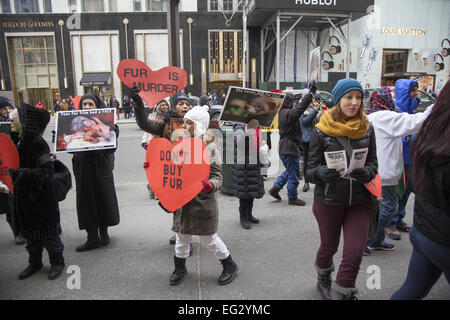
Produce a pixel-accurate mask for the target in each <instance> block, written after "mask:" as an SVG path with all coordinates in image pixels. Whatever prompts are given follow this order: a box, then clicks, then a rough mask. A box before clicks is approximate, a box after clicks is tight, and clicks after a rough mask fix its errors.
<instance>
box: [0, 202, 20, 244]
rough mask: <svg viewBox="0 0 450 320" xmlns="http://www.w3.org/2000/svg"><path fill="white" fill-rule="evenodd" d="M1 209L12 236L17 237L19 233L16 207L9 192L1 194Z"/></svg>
mask: <svg viewBox="0 0 450 320" xmlns="http://www.w3.org/2000/svg"><path fill="white" fill-rule="evenodd" d="M1 202H2V209H4V210H2V211H5V212H6V221H8V223H9V225H10V227H11V230H12V232H13V234H14V237H17V236H18V235H19V233H20V225H19V219H18V218H17V213H16V210H15V209H16V207H15V203H14V196H13V195H11V194H7V195H6V194H2V195H1Z"/></svg>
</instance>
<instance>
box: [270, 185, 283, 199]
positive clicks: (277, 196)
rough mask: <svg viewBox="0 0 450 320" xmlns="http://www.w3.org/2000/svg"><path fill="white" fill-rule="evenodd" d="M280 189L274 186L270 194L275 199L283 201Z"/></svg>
mask: <svg viewBox="0 0 450 320" xmlns="http://www.w3.org/2000/svg"><path fill="white" fill-rule="evenodd" d="M279 192H280V190H278V189H277V188H275V187H273V188H272V189H270V190H269V194H270V195H271V196H272V197H274V198H275V199H277V200H278V201H281V197H280V194H279Z"/></svg>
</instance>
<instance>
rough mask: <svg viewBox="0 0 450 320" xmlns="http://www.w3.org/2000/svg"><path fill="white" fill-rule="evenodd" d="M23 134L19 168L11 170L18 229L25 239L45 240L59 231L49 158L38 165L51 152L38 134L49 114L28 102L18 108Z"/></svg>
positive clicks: (19, 144) (19, 145)
mask: <svg viewBox="0 0 450 320" xmlns="http://www.w3.org/2000/svg"><path fill="white" fill-rule="evenodd" d="M18 111H19V118H20V122H21V124H22V130H23V132H22V134H21V137H20V141H19V143H18V146H17V150H18V153H19V169H18V170H16V171H14V172H13V173H12V180H13V184H14V200H15V205H16V210H17V217H18V220H19V224H20V226H21V233H22V235H23V237H24V238H26V239H28V240H44V239H49V238H54V237H56V236H58V235H60V234H61V226H60V216H59V206H58V200H57V198H56V194H55V192H54V187H53V184H52V182H51V177H52V175H53V172H54V166H53V163H52V162H47V163H46V164H44V165H42V166H40V167H37V164H38V159H39V158H40V157H41V156H42V155H45V154H48V153H49V152H50V148H49V147H48V144H47V143H46V142H45V140H44V139H43V138H42V137H41V134H42V132H43V131H44V130H45V128H46V126H47V123H48V121H49V119H50V115H49V114H48V112H47V111H46V110H39V109H36V108H34V107H32V106H29V105H24V106H23V107H20V108H18Z"/></svg>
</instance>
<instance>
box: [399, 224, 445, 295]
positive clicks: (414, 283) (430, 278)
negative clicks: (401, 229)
mask: <svg viewBox="0 0 450 320" xmlns="http://www.w3.org/2000/svg"><path fill="white" fill-rule="evenodd" d="M409 240H410V241H411V244H412V245H413V252H412V256H411V260H410V261H409V267H408V274H407V275H406V280H405V282H404V283H403V285H402V286H401V288H400V289H398V290H397V291H396V292H395V293H394V294H393V295H392V297H391V300H415V299H423V298H425V297H426V295H427V294H428V292H430V290H431V288H432V287H433V286H434V284H435V283H436V282H437V281H438V280H439V278H440V277H441V275H442V273H444V275H445V278H446V279H447V282H448V284H449V285H450V246H446V245H443V244H441V243H437V242H435V241H433V240H430V239H428V238H427V237H426V236H424V235H423V234H422V233H420V231H419V230H417V229H416V228H415V227H414V225H413V226H412V228H411V230H410V234H409Z"/></svg>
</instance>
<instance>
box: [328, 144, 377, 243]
mask: <svg viewBox="0 0 450 320" xmlns="http://www.w3.org/2000/svg"><path fill="white" fill-rule="evenodd" d="M336 139H337V140H338V141H339V143H340V144H341V145H342V146H343V147H344V149H345V152H346V153H347V155H348V156H349V157H350V158H351V156H352V153H353V148H352V146H351V145H350V142H348V141H347V140H346V139H345V138H344V137H336ZM375 179H377V177H375V178H374V179H373V180H375ZM369 183H371V182H369ZM364 185H365V186H366V184H364ZM366 188H367V186H366ZM368 191H369V193H370V204H371V210H370V223H369V235H368V238H369V239H371V238H373V237H375V236H376V234H377V233H378V224H379V222H380V203H381V200H382V198H379V197H376V196H375V195H374V194H373V193H372V191H371V190H369V189H368Z"/></svg>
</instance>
